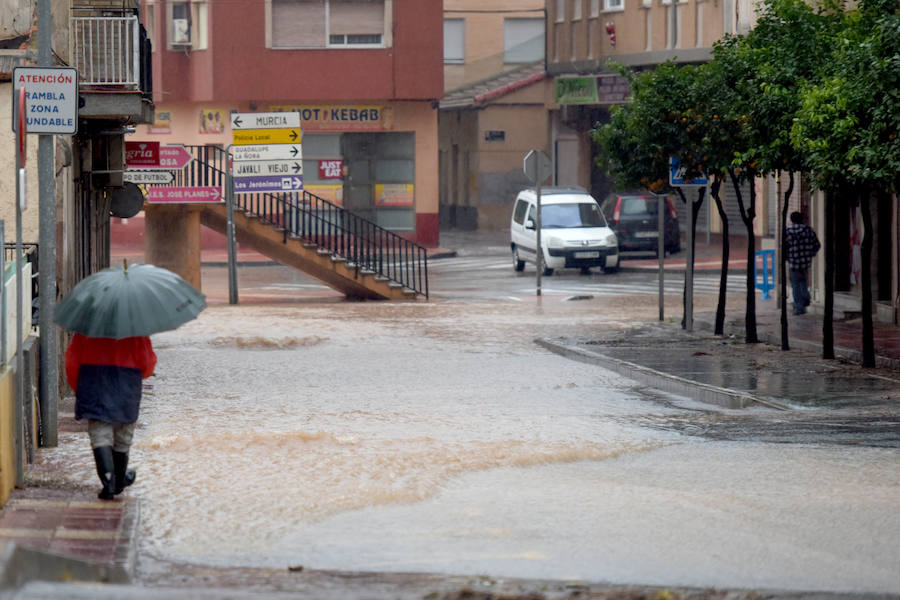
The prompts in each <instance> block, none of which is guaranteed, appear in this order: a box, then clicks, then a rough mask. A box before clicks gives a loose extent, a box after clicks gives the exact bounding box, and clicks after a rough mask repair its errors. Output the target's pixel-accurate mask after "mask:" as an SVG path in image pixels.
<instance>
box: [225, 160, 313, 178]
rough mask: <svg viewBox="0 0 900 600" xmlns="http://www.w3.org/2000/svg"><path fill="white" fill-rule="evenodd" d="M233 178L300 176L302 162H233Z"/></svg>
mask: <svg viewBox="0 0 900 600" xmlns="http://www.w3.org/2000/svg"><path fill="white" fill-rule="evenodd" d="M232 174H233V175H234V176H235V177H252V176H255V175H302V174H303V161H299V160H249V161H241V162H238V161H234V171H233V172H232Z"/></svg>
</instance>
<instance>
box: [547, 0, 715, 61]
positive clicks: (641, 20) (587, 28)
mask: <svg viewBox="0 0 900 600" xmlns="http://www.w3.org/2000/svg"><path fill="white" fill-rule="evenodd" d="M581 1H582V10H581V15H582V16H581V18H579V19H574V18H573V12H572V2H570V1H569V0H550V1H548V3H547V13H548V20H547V48H548V56H547V60H548V63H549V70H550V71H551V72H592V71H593V72H602V71H605V70H606V69H605V67H604V65H605V63H606V61H607V60H609V59H613V60H616V61H619V62H622V63H624V64H627V65H647V64H655V63H659V62H663V61H664V60H666V59H667V58H676V57H677V59H678V60H679V61H692V60H704V59H706V58H708V51H709V48H710V47H711V46H712V43H713V42H714V41H715V40H717V39H719V38H720V37H722V34H723V31H724V23H725V18H724V16H723V11H724V10H725V9H724V7H723V5H722V4H721V3H719V2H707V1H704V0H682V1H681V2H679V3H678V4H677V5H675V6H673V5H663V4H661V3H659V2H656V1H655V2H653V3H652V4H650V5H649V6H644V5H643V4H642V3H641V2H639V1H634V2H626V3H625V9H624V10H615V11H604V10H602V6H603V2H602V0H601V2H600V3H599V6H600V8H601V10H600V11H599V12H597V13H593V14H592V13H591V1H590V0H581ZM558 3H563V4H564V5H565V12H564V17H563V18H562V19H557V12H556V6H557V4H558ZM609 24H612V26H613V28H614V30H615V38H616V39H615V44H613V43H612V39H611V37H610V35H609V34H608V33H607V31H606V28H607V25H609ZM673 33H674V35H673ZM560 65H565V67H564V68H563V69H562V71H560V69H559V68H558V66H560Z"/></svg>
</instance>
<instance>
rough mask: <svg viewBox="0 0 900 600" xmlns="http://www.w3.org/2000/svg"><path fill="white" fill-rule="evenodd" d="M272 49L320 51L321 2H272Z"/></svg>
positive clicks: (322, 33)
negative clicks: (315, 49) (311, 49)
mask: <svg viewBox="0 0 900 600" xmlns="http://www.w3.org/2000/svg"><path fill="white" fill-rule="evenodd" d="M272 46H273V47H275V48H323V47H324V46H325V0H272Z"/></svg>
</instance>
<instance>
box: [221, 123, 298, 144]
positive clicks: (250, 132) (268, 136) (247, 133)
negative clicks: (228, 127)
mask: <svg viewBox="0 0 900 600" xmlns="http://www.w3.org/2000/svg"><path fill="white" fill-rule="evenodd" d="M300 141H301V136H300V128H299V127H291V128H288V129H239V130H236V131H233V132H232V143H233V144H234V145H235V146H244V145H248V144H299V143H300Z"/></svg>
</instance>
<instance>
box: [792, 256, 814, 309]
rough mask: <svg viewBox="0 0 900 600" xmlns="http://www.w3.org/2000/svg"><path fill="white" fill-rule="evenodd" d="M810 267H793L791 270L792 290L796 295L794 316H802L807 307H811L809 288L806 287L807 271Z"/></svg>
mask: <svg viewBox="0 0 900 600" xmlns="http://www.w3.org/2000/svg"><path fill="white" fill-rule="evenodd" d="M807 269H808V267H801V268H796V267H791V268H790V271H789V273H790V280H791V290H792V291H793V293H794V314H795V315H802V314H803V313H805V312H806V307H807V306H809V302H810V297H809V288H807V287H806V271H807Z"/></svg>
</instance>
